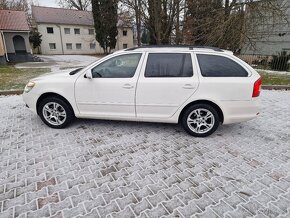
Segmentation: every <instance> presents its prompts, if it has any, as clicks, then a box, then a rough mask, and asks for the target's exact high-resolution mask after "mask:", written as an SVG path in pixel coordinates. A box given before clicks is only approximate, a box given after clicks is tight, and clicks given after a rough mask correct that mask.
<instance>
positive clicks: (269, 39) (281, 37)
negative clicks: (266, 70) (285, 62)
mask: <svg viewBox="0 0 290 218" xmlns="http://www.w3.org/2000/svg"><path fill="white" fill-rule="evenodd" d="M278 2H280V3H281V5H283V8H282V11H283V13H284V15H285V17H286V18H287V19H288V20H290V1H287V0H278ZM285 17H280V18H277V17H273V15H272V14H271V12H269V14H268V15H267V19H266V20H265V21H264V24H263V25H262V24H261V25H259V26H257V28H256V32H257V36H255V38H257V39H255V40H253V42H254V45H255V46H254V48H253V47H252V48H251V46H250V45H245V47H244V48H243V50H242V54H257V55H275V54H278V53H279V52H281V51H287V52H288V53H290V24H288V23H287V20H286V19H285ZM274 18H275V19H274ZM259 22H261V21H259ZM250 38H251V36H250Z"/></svg>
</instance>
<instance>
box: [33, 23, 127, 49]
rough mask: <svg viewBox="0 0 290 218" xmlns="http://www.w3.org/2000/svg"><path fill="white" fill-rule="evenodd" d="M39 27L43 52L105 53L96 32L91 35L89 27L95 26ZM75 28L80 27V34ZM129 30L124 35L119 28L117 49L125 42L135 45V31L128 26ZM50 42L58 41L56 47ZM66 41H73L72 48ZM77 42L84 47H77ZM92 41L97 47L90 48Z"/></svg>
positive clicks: (43, 25) (53, 25) (45, 25)
mask: <svg viewBox="0 0 290 218" xmlns="http://www.w3.org/2000/svg"><path fill="white" fill-rule="evenodd" d="M47 27H52V28H53V30H54V32H53V34H50V33H47ZM37 28H38V31H39V32H40V34H41V35H42V42H41V52H42V54H96V53H103V49H102V48H101V47H100V45H99V43H98V42H97V41H96V39H95V33H94V35H89V29H94V27H93V26H80V25H55V24H38V25H37ZM65 28H70V34H65V30H64V29H65ZM74 28H79V29H80V34H75V33H74ZM127 32H128V33H127V36H123V29H121V28H119V30H118V39H117V45H116V50H119V49H123V44H124V43H126V44H128V48H129V47H133V31H132V30H131V29H130V28H127ZM49 43H56V49H50V48H49ZM66 43H72V50H69V49H67V48H66ZM76 43H81V44H82V49H80V50H79V49H76ZM90 43H95V44H96V46H95V49H91V48H90Z"/></svg>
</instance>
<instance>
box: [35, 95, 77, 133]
mask: <svg viewBox="0 0 290 218" xmlns="http://www.w3.org/2000/svg"><path fill="white" fill-rule="evenodd" d="M37 112H38V115H39V116H40V118H41V119H42V121H43V122H44V123H45V124H46V125H47V126H49V127H51V128H54V129H63V128H65V127H66V126H68V125H69V124H70V123H71V122H72V121H73V120H74V118H75V116H74V112H73V110H72V108H71V106H70V105H69V104H68V103H66V102H65V101H64V100H62V99H61V98H59V97H48V98H45V99H43V100H42V101H41V102H40V104H39V106H38V108H37ZM51 115H53V116H51Z"/></svg>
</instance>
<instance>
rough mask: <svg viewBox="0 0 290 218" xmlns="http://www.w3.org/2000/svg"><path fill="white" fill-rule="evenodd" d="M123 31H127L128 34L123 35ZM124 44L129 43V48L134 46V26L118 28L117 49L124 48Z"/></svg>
mask: <svg viewBox="0 0 290 218" xmlns="http://www.w3.org/2000/svg"><path fill="white" fill-rule="evenodd" d="M123 31H127V36H123ZM123 44H127V46H128V48H132V47H134V41H133V30H132V28H123V27H121V28H118V40H117V45H116V50H121V49H123Z"/></svg>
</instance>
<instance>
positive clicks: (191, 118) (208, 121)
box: [181, 104, 220, 137]
mask: <svg viewBox="0 0 290 218" xmlns="http://www.w3.org/2000/svg"><path fill="white" fill-rule="evenodd" d="M219 123H220V119H219V115H218V113H217V111H216V110H215V109H214V108H213V107H212V106H210V105H208V104H196V105H192V106H190V107H189V108H187V109H186V111H185V112H184V113H183V115H182V117H181V125H182V127H183V128H184V130H185V131H186V132H187V133H188V134H190V135H192V136H195V137H207V136H209V135H211V134H213V133H214V132H215V131H216V130H217V128H218V126H219Z"/></svg>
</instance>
